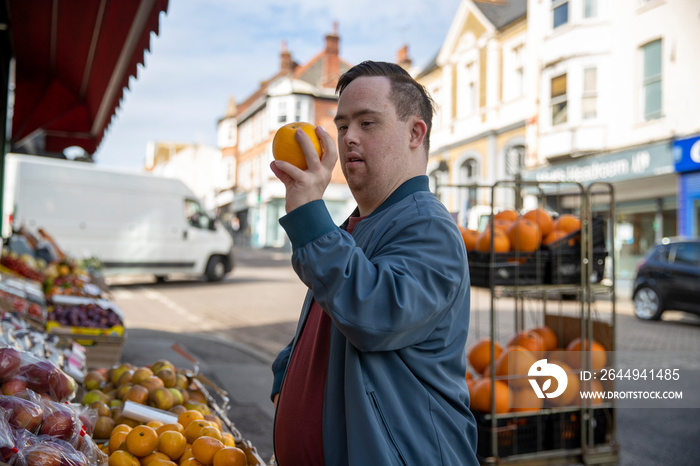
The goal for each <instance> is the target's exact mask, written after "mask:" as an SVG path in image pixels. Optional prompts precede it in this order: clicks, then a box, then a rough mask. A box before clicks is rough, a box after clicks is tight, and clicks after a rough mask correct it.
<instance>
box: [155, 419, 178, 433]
mask: <svg viewBox="0 0 700 466" xmlns="http://www.w3.org/2000/svg"><path fill="white" fill-rule="evenodd" d="M168 430H174V431H175V432H180V433H181V434H184V433H185V427H184V426H183V425H182V424H180V423H179V422H173V423H170V424H163V425H162V426H160V427H158V428H157V429H156V434H158V435H160V434H162V433H163V432H166V431H168Z"/></svg>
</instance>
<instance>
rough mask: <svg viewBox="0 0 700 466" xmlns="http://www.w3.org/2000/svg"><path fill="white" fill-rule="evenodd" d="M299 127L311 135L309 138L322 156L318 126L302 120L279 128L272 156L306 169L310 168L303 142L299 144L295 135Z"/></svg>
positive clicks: (273, 143) (273, 141) (274, 140)
mask: <svg viewBox="0 0 700 466" xmlns="http://www.w3.org/2000/svg"><path fill="white" fill-rule="evenodd" d="M297 129H301V130H302V131H304V133H306V135H307V136H309V139H311V142H312V143H313V145H314V148H315V149H316V153H318V157H319V158H321V154H322V151H321V142H320V141H319V139H318V136H316V127H315V126H314V125H312V124H311V123H304V122H301V121H300V122H294V123H288V124H286V125H284V126H282V127H281V128H280V129H278V130H277V132H276V133H275V137H274V139H273V140H272V156H273V157H274V158H275V160H284V161H285V162H289V163H291V164H292V165H294V166H295V167H298V168H301V169H302V170H306V169H307V168H308V165H307V164H306V156H305V155H304V151H303V150H302V148H301V144H299V142H298V141H297V139H296V137H295V134H296V131H297Z"/></svg>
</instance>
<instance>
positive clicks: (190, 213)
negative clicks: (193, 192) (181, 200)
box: [185, 199, 210, 229]
mask: <svg viewBox="0 0 700 466" xmlns="http://www.w3.org/2000/svg"><path fill="white" fill-rule="evenodd" d="M185 217H186V218H187V222H188V223H189V224H190V225H192V226H193V227H196V228H203V229H207V228H209V223H210V219H209V216H208V215H207V213H206V212H205V211H204V209H203V208H202V206H201V205H199V202H197V201H195V200H193V199H185Z"/></svg>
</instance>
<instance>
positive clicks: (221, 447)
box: [81, 359, 263, 466]
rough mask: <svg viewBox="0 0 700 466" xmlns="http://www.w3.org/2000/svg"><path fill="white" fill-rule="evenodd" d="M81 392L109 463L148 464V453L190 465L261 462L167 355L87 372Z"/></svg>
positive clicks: (189, 374)
mask: <svg viewBox="0 0 700 466" xmlns="http://www.w3.org/2000/svg"><path fill="white" fill-rule="evenodd" d="M82 391H83V394H82V397H81V404H82V405H83V406H85V407H87V408H90V409H93V410H96V412H97V418H96V419H95V428H94V432H93V438H95V439H97V441H98V443H100V444H102V443H103V441H106V442H105V443H104V444H103V445H102V451H103V452H104V453H105V454H106V455H108V456H109V461H110V464H112V462H115V463H116V462H117V461H127V463H126V464H146V463H144V460H145V458H148V460H149V461H150V460H155V459H161V460H163V461H171V462H175V463H174V464H192V465H196V464H203V465H215V466H216V465H220V466H225V465H246V466H247V465H257V464H260V465H262V464H263V462H262V459H260V457H259V456H258V455H257V453H256V451H255V449H254V447H252V445H250V443H249V442H246V441H244V440H243V439H242V438H241V436H240V433H239V432H237V431H234V432H229V431H227V427H228V426H229V425H230V421H228V419H227V418H225V413H223V412H218V411H217V410H216V407H212V405H215V403H212V401H213V400H212V398H211V395H210V394H209V393H208V391H207V390H206V389H205V388H204V387H203V386H202V385H201V384H200V383H199V382H198V379H197V376H196V375H195V374H194V373H192V372H191V371H189V370H184V369H179V368H176V367H175V366H174V365H173V364H172V363H171V362H170V361H168V360H163V359H161V360H158V361H156V362H154V363H153V364H151V365H149V366H141V367H137V366H134V365H132V364H129V363H121V364H118V365H115V366H113V367H110V368H109V369H98V370H91V371H88V372H87V374H86V376H85V378H84V380H83V386H82ZM134 404H136V405H138V406H141V405H142V406H143V409H136V408H135V407H134ZM147 407H148V408H147ZM190 458H194V460H196V461H197V462H198V463H197V462H194V461H192V460H190ZM134 461H136V462H135V463H134ZM187 461H189V463H188V462H187ZM119 464H122V463H119ZM159 464H161V463H159ZM162 464H169V463H162Z"/></svg>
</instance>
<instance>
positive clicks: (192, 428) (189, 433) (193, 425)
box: [185, 420, 210, 443]
mask: <svg viewBox="0 0 700 466" xmlns="http://www.w3.org/2000/svg"><path fill="white" fill-rule="evenodd" d="M208 425H210V424H209V422H208V421H204V420H197V421H192V422H190V424H189V425H188V426H187V427H186V428H185V438H186V439H187V443H193V442H194V441H195V440H197V438H199V437H201V435H202V429H203V428H205V427H207V426H208Z"/></svg>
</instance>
